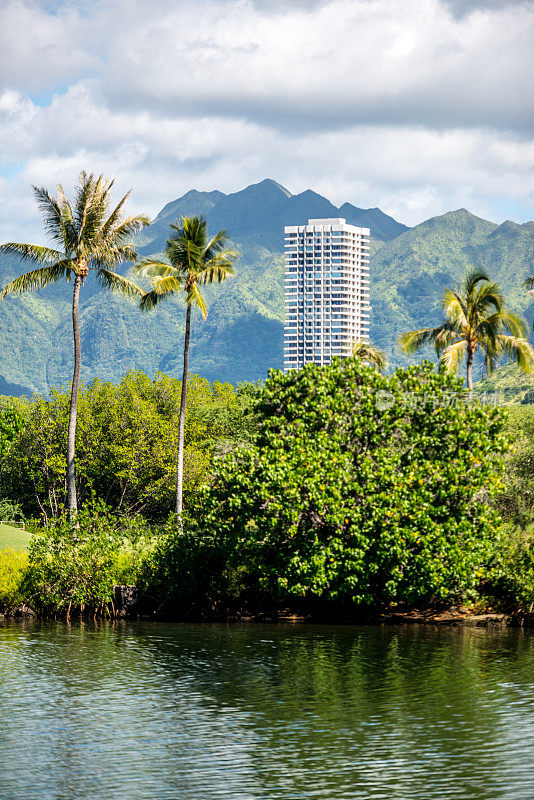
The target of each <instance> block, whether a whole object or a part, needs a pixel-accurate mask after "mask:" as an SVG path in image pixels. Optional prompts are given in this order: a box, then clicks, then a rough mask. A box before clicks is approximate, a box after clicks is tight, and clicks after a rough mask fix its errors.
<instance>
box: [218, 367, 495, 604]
mask: <svg viewBox="0 0 534 800" xmlns="http://www.w3.org/2000/svg"><path fill="white" fill-rule="evenodd" d="M257 412H258V414H259V416H260V419H261V424H260V431H259V434H258V436H257V437H256V440H255V443H254V446H252V447H248V448H244V449H242V450H240V451H237V452H235V453H233V454H231V455H230V456H229V457H228V458H227V459H225V460H224V461H223V462H222V463H221V464H220V466H219V470H218V472H217V475H216V478H215V480H214V482H213V485H212V486H211V488H210V489H209V490H207V492H206V494H205V497H204V506H203V508H204V520H203V522H204V525H205V527H206V529H208V530H210V531H211V532H212V533H213V534H214V535H215V536H216V537H217V538H218V539H219V540H220V541H225V542H228V543H229V545H231V546H232V547H233V548H234V550H233V555H232V560H233V562H234V563H241V564H243V566H244V568H245V569H246V570H247V572H248V575H249V580H250V585H251V586H254V585H257V586H260V587H262V588H263V589H264V590H266V591H268V592H269V593H271V594H273V595H278V596H281V597H284V596H286V597H287V596H288V595H289V596H291V595H293V596H301V597H305V596H310V595H315V596H319V597H321V598H323V599H335V600H342V601H349V602H351V603H356V604H359V605H380V604H387V603H392V602H394V603H398V602H406V603H416V602H431V601H452V600H459V599H462V598H467V597H469V596H472V595H473V594H474V592H475V588H476V585H477V583H478V581H479V579H480V575H481V574H482V573H483V570H484V569H485V565H486V563H487V561H488V559H489V558H490V557H491V553H492V550H493V547H494V544H495V524H496V521H497V519H496V515H495V512H494V511H493V510H492V509H491V508H490V507H489V505H488V503H487V499H488V498H489V497H490V496H491V495H492V494H493V492H494V491H495V488H496V486H497V483H498V475H499V472H500V469H501V467H502V458H501V456H502V453H503V452H504V451H505V449H506V440H505V436H504V435H503V432H502V431H503V414H502V412H501V411H500V410H498V409H494V408H488V407H482V406H480V405H478V404H467V403H465V402H464V398H463V395H462V386H461V382H460V381H459V380H458V379H457V378H454V377H452V376H448V375H445V374H442V373H440V374H436V373H434V371H433V367H432V365H431V364H429V363H426V364H424V365H422V366H420V367H410V368H408V369H406V370H398V371H397V372H396V373H395V374H394V375H392V376H384V375H380V374H379V373H378V372H377V371H376V370H374V369H372V368H370V367H367V366H365V365H364V364H362V363H361V361H358V359H347V360H345V361H339V360H336V361H335V362H334V363H333V364H332V365H330V366H328V367H322V368H319V367H317V366H315V365H309V366H307V367H306V368H305V369H303V370H301V371H299V372H292V373H289V374H287V375H283V374H282V373H280V372H275V371H273V372H271V373H270V377H269V379H268V381H267V383H266V385H265V388H264V390H263V393H262V395H261V397H260V399H259V401H258V404H257Z"/></svg>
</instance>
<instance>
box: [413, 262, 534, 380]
mask: <svg viewBox="0 0 534 800" xmlns="http://www.w3.org/2000/svg"><path fill="white" fill-rule="evenodd" d="M442 305H443V317H444V319H445V321H444V322H442V323H441V324H440V325H438V326H437V327H432V328H421V329H420V330H417V331H411V332H410V333H404V334H403V335H402V336H401V344H402V346H403V348H404V350H405V351H406V352H407V353H411V354H413V353H416V352H417V351H418V350H420V349H421V348H422V347H424V346H425V345H428V344H433V345H434V348H435V351H436V353H437V355H438V356H439V363H440V366H441V367H442V368H444V369H445V370H448V371H450V372H455V373H456V372H458V367H459V364H460V363H461V362H462V361H463V360H464V358H466V359H467V385H468V387H469V388H470V389H472V388H473V375H472V368H473V361H474V358H475V356H476V355H477V352H478V355H479V356H481V355H483V356H484V363H485V367H486V370H487V372H492V370H493V369H494V368H495V366H496V364H497V363H498V361H499V360H500V359H501V358H506V359H508V360H510V361H515V362H516V363H517V364H518V366H519V367H520V368H521V369H522V370H523V372H526V373H528V372H532V365H533V362H534V350H533V349H532V346H531V345H530V343H529V342H528V341H527V338H526V337H527V335H528V328H527V324H526V322H525V320H524V319H523V318H522V317H520V316H519V315H517V314H514V313H512V312H511V311H508V310H507V309H506V308H505V303H504V296H503V293H502V290H501V288H500V286H498V285H497V284H496V283H492V282H491V281H490V279H489V278H488V276H487V275H486V273H485V272H481V271H473V272H470V273H468V274H467V275H466V276H465V277H464V279H463V281H462V285H461V286H460V287H458V288H456V289H445V291H444V292H443V302H442Z"/></svg>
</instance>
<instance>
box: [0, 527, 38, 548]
mask: <svg viewBox="0 0 534 800" xmlns="http://www.w3.org/2000/svg"><path fill="white" fill-rule="evenodd" d="M30 539H31V533H28V531H23V530H21V529H20V528H13V527H12V526H11V525H0V550H7V548H14V549H15V550H27V549H28V544H29V543H30Z"/></svg>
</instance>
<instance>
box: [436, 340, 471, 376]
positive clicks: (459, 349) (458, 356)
mask: <svg viewBox="0 0 534 800" xmlns="http://www.w3.org/2000/svg"><path fill="white" fill-rule="evenodd" d="M466 350H467V342H466V341H465V339H463V340H461V341H459V342H455V343H454V344H450V345H449V346H448V347H447V348H446V349H445V350H443V352H442V354H441V357H440V360H439V363H440V366H441V367H443V368H444V369H445V370H446V371H447V372H458V367H459V365H460V362H461V361H463V359H464V357H465V353H466Z"/></svg>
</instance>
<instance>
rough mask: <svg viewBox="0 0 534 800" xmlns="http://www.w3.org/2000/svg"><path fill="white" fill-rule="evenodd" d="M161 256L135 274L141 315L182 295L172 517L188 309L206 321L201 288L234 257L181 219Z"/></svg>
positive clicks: (195, 223) (179, 470) (227, 272)
mask: <svg viewBox="0 0 534 800" xmlns="http://www.w3.org/2000/svg"><path fill="white" fill-rule="evenodd" d="M170 230H171V234H170V237H169V238H168V239H167V243H166V247H165V254H166V256H167V258H168V262H169V263H165V262H162V261H156V260H153V259H150V258H148V259H145V260H144V261H142V262H141V263H140V264H139V266H138V267H137V270H136V271H137V274H138V275H142V276H143V277H147V278H150V283H151V286H152V290H151V291H150V292H147V293H146V294H145V295H143V297H142V298H141V303H140V305H141V308H142V309H143V311H148V310H149V309H153V308H155V307H156V306H157V305H159V303H161V302H162V300H166V299H168V298H169V297H171V296H173V295H175V294H182V295H183V296H184V299H185V304H186V309H187V310H186V317H185V338H184V362H183V372H182V390H181V398H180V414H179V417H178V443H177V444H178V458H177V466H176V514H177V515H180V514H181V513H182V508H183V475H184V431H185V414H186V404H187V385H188V382H187V376H188V371H189V339H190V335H191V308H192V306H196V307H197V308H199V309H200V311H201V313H202V316H203V317H204V319H206V316H207V308H206V301H205V299H204V297H203V296H202V293H201V291H200V287H201V286H205V285H206V284H210V283H222V281H224V280H226V279H227V278H229V277H230V276H231V275H232V274H233V272H234V264H235V261H236V259H237V257H238V253H237V251H235V250H232V249H231V248H230V247H228V239H227V236H226V231H222V230H220V231H218V233H216V234H215V235H213V236H208V231H207V223H206V220H205V219H204V218H203V217H199V216H193V217H182V219H181V222H180V224H174V223H172V224H171V226H170Z"/></svg>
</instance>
